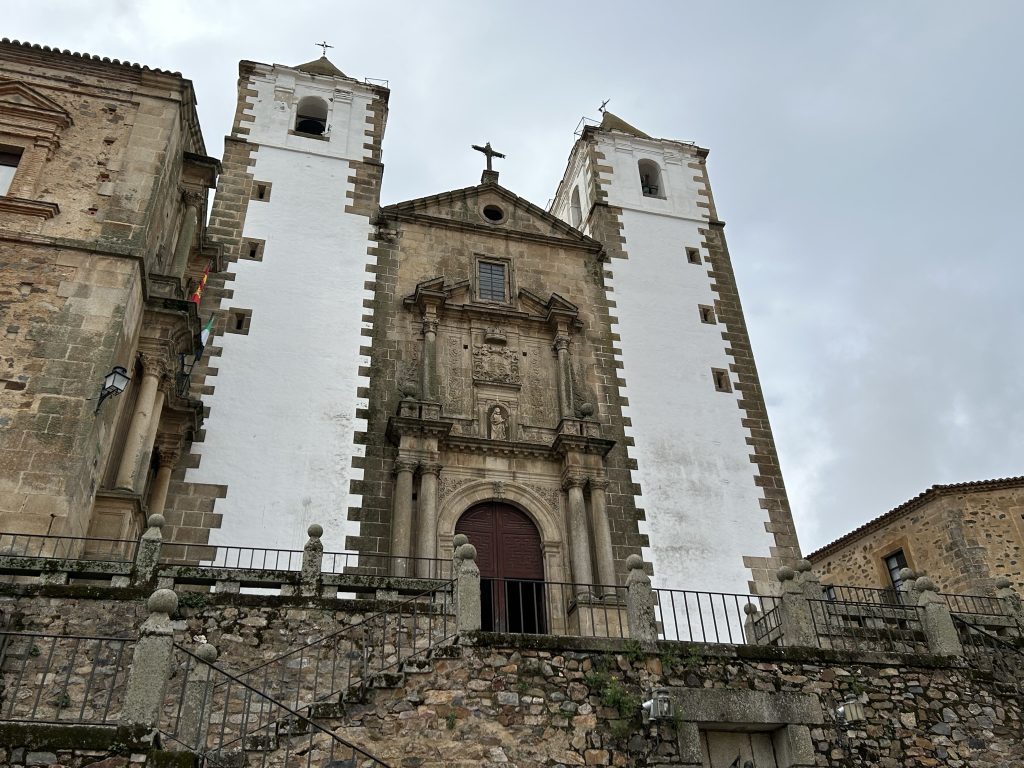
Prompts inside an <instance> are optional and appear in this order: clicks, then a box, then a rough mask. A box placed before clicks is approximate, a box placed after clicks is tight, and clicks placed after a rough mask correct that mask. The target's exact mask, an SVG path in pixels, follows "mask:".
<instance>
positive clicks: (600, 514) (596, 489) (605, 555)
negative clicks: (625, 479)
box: [587, 477, 617, 587]
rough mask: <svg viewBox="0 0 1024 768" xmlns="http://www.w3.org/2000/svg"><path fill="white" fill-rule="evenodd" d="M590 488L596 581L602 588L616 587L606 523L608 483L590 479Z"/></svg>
mask: <svg viewBox="0 0 1024 768" xmlns="http://www.w3.org/2000/svg"><path fill="white" fill-rule="evenodd" d="M587 485H588V486H590V530H591V532H592V533H593V536H594V556H595V557H596V559H597V581H598V583H599V584H602V585H604V586H612V587H613V586H616V584H617V579H616V577H615V554H614V552H613V550H612V529H611V525H610V524H609V522H608V505H607V498H606V495H605V491H606V489H607V488H608V481H607V480H605V479H603V478H596V477H592V478H590V480H589V481H588V483H587Z"/></svg>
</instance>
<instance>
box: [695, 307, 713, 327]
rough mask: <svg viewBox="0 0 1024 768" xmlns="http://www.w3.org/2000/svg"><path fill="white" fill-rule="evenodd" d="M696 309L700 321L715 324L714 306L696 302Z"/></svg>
mask: <svg viewBox="0 0 1024 768" xmlns="http://www.w3.org/2000/svg"><path fill="white" fill-rule="evenodd" d="M697 311H698V312H699V313H700V321H701V322H702V323H707V324H708V325H715V323H716V322H717V320H715V308H714V307H709V306H708V305H707V304H698V305H697Z"/></svg>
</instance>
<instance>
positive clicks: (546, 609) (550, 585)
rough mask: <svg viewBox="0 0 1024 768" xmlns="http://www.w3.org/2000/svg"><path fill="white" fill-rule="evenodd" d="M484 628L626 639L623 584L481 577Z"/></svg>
mask: <svg viewBox="0 0 1024 768" xmlns="http://www.w3.org/2000/svg"><path fill="white" fill-rule="evenodd" d="M480 597H481V606H480V607H481V620H482V627H481V628H482V629H483V630H484V631H485V632H509V633H512V634H529V635H543V634H549V635H573V636H576V637H619V638H624V637H629V622H628V620H627V617H626V588H625V587H620V586H612V585H606V584H575V583H572V582H563V581H540V580H532V579H481V580H480Z"/></svg>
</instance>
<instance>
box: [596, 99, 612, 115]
mask: <svg viewBox="0 0 1024 768" xmlns="http://www.w3.org/2000/svg"><path fill="white" fill-rule="evenodd" d="M609 101H611V99H605V100H604V101H602V102H601V106H600V107H598V108H597V111H598V112H600V113H601V114H602V115H603V114H604V112H605V107H607V106H608V102H609Z"/></svg>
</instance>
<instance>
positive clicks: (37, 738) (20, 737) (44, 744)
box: [0, 721, 149, 751]
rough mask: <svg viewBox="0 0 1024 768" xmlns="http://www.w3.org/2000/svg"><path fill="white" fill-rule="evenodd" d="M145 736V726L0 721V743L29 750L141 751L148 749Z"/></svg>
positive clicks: (146, 733)
mask: <svg viewBox="0 0 1024 768" xmlns="http://www.w3.org/2000/svg"><path fill="white" fill-rule="evenodd" d="M148 733H149V730H148V729H147V728H146V727H145V726H125V725H84V724H76V723H68V724H67V725H60V724H55V723H19V722H11V721H7V722H0V744H5V745H9V746H12V747H24V748H27V749H32V750H42V749H46V750H58V749H97V750H100V749H109V748H111V747H112V746H114V745H115V744H116V745H118V746H119V747H123V748H124V749H125V750H137V751H142V750H145V749H148V747H147V746H146V745H145V742H144V739H145V738H146V736H147V735H148Z"/></svg>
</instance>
